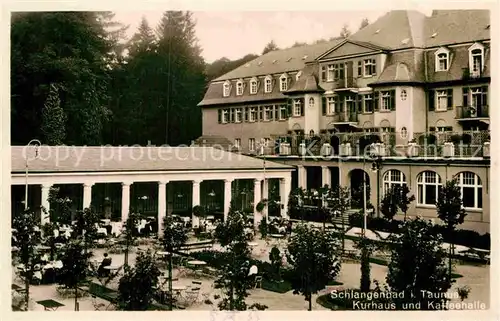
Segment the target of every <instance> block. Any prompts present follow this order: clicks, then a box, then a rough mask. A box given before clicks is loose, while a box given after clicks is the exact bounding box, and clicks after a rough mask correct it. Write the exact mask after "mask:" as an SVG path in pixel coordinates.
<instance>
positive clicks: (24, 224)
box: [12, 209, 41, 311]
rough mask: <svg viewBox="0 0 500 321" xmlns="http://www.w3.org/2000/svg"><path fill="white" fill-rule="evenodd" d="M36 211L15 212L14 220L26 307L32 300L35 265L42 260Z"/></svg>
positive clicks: (15, 243) (13, 225)
mask: <svg viewBox="0 0 500 321" xmlns="http://www.w3.org/2000/svg"><path fill="white" fill-rule="evenodd" d="M35 212H36V211H33V210H31V209H27V210H25V211H23V212H22V213H19V214H15V215H14V218H13V222H12V228H13V229H14V231H13V233H12V236H13V239H14V241H15V242H14V244H12V245H13V246H16V247H17V248H18V250H17V251H16V256H17V257H18V259H19V262H20V263H21V264H22V266H23V270H22V271H20V272H19V273H20V277H21V279H22V280H23V281H24V295H25V298H24V303H25V309H26V311H28V309H29V300H30V284H31V282H32V280H33V274H34V272H35V265H36V264H37V263H39V262H40V253H39V252H38V251H37V249H36V246H37V245H39V244H40V243H41V235H40V233H39V231H40V228H39V220H38V219H36V218H35V215H36V214H35Z"/></svg>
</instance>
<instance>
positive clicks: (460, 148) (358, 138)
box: [264, 131, 490, 157]
mask: <svg viewBox="0 0 500 321" xmlns="http://www.w3.org/2000/svg"><path fill="white" fill-rule="evenodd" d="M398 138H399V141H401V140H402V139H401V134H400V133H363V132H356V133H334V134H329V133H322V134H319V135H314V136H309V135H280V136H275V137H273V140H274V147H269V148H266V149H265V151H264V152H265V154H266V155H275V156H279V155H281V156H319V157H332V156H334V157H335V156H347V155H345V154H342V153H343V152H342V150H343V148H344V147H345V146H346V144H347V143H348V144H349V155H348V156H363V155H367V154H368V153H369V151H370V146H371V144H373V143H381V144H383V146H384V148H383V156H385V157H484V156H489V154H486V152H485V151H484V150H485V147H484V146H485V143H486V142H489V141H490V132H489V131H463V132H427V133H414V134H413V138H414V140H413V141H412V142H410V141H408V139H406V141H403V142H402V143H401V144H396V142H398ZM450 143H451V144H450ZM451 150H453V151H451ZM344 153H346V152H345V151H344ZM488 153H489V151H488ZM341 154H342V155H341Z"/></svg>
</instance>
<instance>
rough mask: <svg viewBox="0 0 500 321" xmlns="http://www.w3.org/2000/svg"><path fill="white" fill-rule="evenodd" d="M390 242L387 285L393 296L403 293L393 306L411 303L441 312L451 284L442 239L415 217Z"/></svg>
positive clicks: (425, 222)
mask: <svg viewBox="0 0 500 321" xmlns="http://www.w3.org/2000/svg"><path fill="white" fill-rule="evenodd" d="M390 241H391V242H392V244H391V252H392V253H391V262H390V264H389V271H388V273H387V277H386V281H387V284H388V285H389V287H390V289H391V291H392V292H394V293H403V295H402V297H400V298H399V299H395V303H396V306H397V307H399V308H401V305H402V304H403V303H414V304H417V305H416V306H415V307H416V308H419V309H422V310H439V309H444V307H443V304H444V303H445V302H446V301H448V299H447V298H446V297H445V295H444V294H445V293H446V292H447V291H448V289H450V287H451V285H452V280H451V277H450V276H449V275H448V274H447V271H446V270H447V269H446V263H445V258H446V253H445V250H444V249H443V248H442V244H443V241H442V237H441V235H439V234H437V233H435V231H434V229H433V228H432V224H431V223H430V222H428V221H426V220H423V219H422V218H420V217H417V218H416V219H414V220H409V221H406V222H404V225H403V228H402V233H401V234H397V235H396V234H393V235H391V236H390ZM424 293H425V294H427V295H425V294H424ZM429 294H432V295H429ZM418 305H420V306H418Z"/></svg>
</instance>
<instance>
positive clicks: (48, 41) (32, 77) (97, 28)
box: [11, 12, 113, 145]
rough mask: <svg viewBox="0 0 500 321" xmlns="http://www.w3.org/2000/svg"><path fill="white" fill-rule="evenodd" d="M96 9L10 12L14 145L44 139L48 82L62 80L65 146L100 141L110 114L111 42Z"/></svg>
mask: <svg viewBox="0 0 500 321" xmlns="http://www.w3.org/2000/svg"><path fill="white" fill-rule="evenodd" d="M99 15H100V14H99V13H96V12H30V13H22V14H17V13H15V14H13V15H12V28H11V43H12V46H11V65H12V68H11V79H12V81H11V84H12V87H11V92H12V95H11V102H12V108H11V113H12V126H11V128H12V132H11V134H12V138H11V140H12V143H13V144H24V143H27V142H28V141H29V140H30V139H32V138H33V137H41V136H42V131H41V121H42V119H43V117H42V110H43V106H44V103H45V97H47V96H48V93H49V92H50V84H55V83H57V84H58V88H59V98H60V101H61V103H60V104H61V108H62V109H63V110H64V112H65V114H66V115H68V119H67V128H71V129H72V130H71V131H68V132H67V134H66V138H65V141H64V143H65V144H76V145H97V144H101V143H102V138H103V137H102V135H103V128H104V126H105V124H106V122H107V120H108V118H109V110H108V109H107V107H106V106H107V103H108V98H109V97H108V88H107V86H108V82H109V68H110V62H111V52H112V49H113V42H111V41H110V40H109V39H108V32H107V31H106V30H105V27H104V25H103V24H102V23H101V22H100V20H99V19H98V17H99Z"/></svg>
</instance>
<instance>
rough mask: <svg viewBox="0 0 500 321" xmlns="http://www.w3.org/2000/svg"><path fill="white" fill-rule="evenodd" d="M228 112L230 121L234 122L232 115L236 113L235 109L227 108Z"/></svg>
mask: <svg viewBox="0 0 500 321" xmlns="http://www.w3.org/2000/svg"><path fill="white" fill-rule="evenodd" d="M229 113H230V114H231V123H234V118H235V117H234V116H235V114H236V110H235V109H233V108H231V109H230V110H229Z"/></svg>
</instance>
